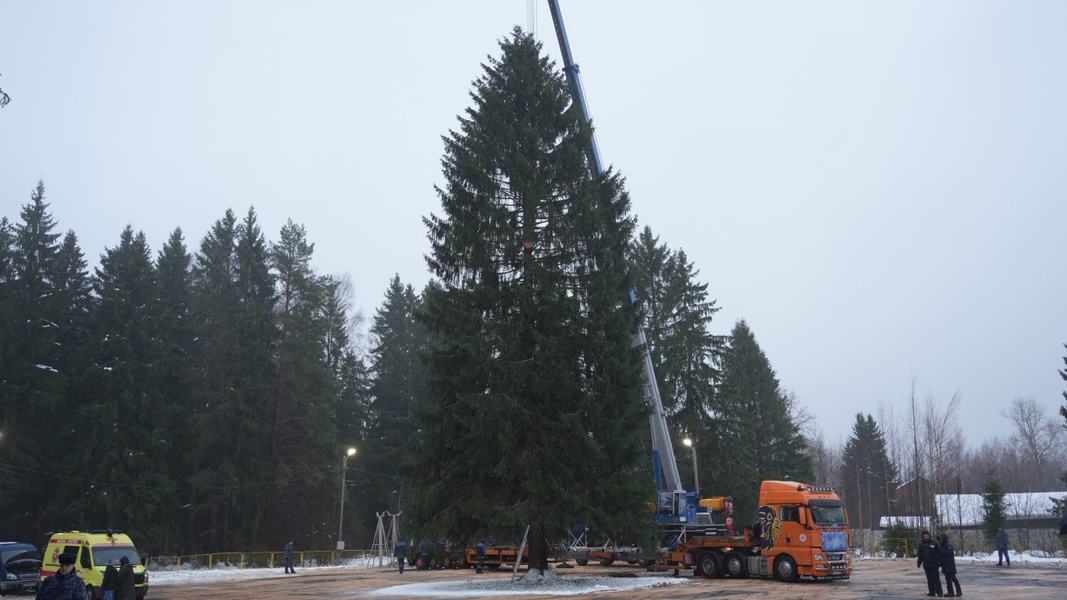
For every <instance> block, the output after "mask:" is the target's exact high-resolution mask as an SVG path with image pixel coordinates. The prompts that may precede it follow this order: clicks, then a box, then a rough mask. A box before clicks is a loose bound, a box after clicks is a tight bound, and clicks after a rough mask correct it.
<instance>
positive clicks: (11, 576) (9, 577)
mask: <svg viewBox="0 0 1067 600" xmlns="http://www.w3.org/2000/svg"><path fill="white" fill-rule="evenodd" d="M7 578H8V579H18V576H16V575H15V574H14V573H8V574H7Z"/></svg>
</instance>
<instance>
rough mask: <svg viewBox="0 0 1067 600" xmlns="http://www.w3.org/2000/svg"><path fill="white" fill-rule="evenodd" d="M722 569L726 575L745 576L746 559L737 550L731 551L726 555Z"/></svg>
mask: <svg viewBox="0 0 1067 600" xmlns="http://www.w3.org/2000/svg"><path fill="white" fill-rule="evenodd" d="M722 570H723V572H724V573H725V574H726V575H729V576H730V577H744V576H745V559H744V558H742V557H741V555H740V554H738V553H736V552H731V553H729V554H727V555H726V558H725V559H724V560H723V564H722Z"/></svg>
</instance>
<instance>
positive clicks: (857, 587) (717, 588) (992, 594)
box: [148, 560, 1067, 600]
mask: <svg viewBox="0 0 1067 600" xmlns="http://www.w3.org/2000/svg"><path fill="white" fill-rule="evenodd" d="M854 566H855V570H854V573H853V576H852V579H850V580H848V581H835V582H815V581H810V580H801V581H799V582H797V583H794V584H784V583H778V582H776V581H768V580H758V579H736V580H735V579H714V580H705V579H695V578H692V577H686V578H684V579H685V583H683V584H682V585H676V586H669V587H658V588H646V589H639V590H625V591H623V590H619V591H614V592H606V593H605V592H603V591H602V592H601V593H598V594H589V596H592V597H595V598H613V599H614V598H622V599H627V600H653V599H660V598H672V599H678V600H697V599H707V598H728V599H730V600H748V599H751V600H756V599H759V600H767V599H769V598H774V599H775V600H901V599H915V600H918V599H920V598H926V578H925V576H924V575H923V572H922V569H917V568H916V567H915V563H914V562H912V561H910V560H908V561H904V560H897V561H892V560H867V561H857V562H856V563H854ZM958 566H959V569H960V572H959V579H960V584H961V585H962V588H963V593H964V597H965V598H975V599H986V598H989V599H994V600H1051V599H1055V598H1067V566H1065V565H1063V564H1030V565H1027V564H1019V563H1017V564H1016V565H1015V566H1012V567H1011V568H1006V567H996V566H994V565H989V564H984V563H980V564H975V563H969V562H963V561H960V562H959V563H958ZM557 572H558V573H559V574H560V575H562V576H564V577H581V576H601V577H603V576H610V577H618V578H623V579H622V580H625V579H627V578H632V577H648V576H653V574H651V573H649V572H647V571H645V570H643V569H640V568H638V567H636V566H635V567H628V566H621V567H620V566H612V567H600V566H595V567H594V566H592V565H590V566H586V567H577V568H574V569H559V570H558V571H557ZM510 576H511V572H510V571H509V570H500V571H497V572H491V571H486V573H485V574H484V575H476V574H475V573H474V572H473V571H471V570H459V571H413V570H410V569H408V570H407V571H405V572H404V575H403V576H401V575H400V574H399V573H397V572H396V571H395V570H391V569H390V570H387V569H379V568H371V569H351V570H342V571H335V570H330V571H306V572H301V573H297V574H296V575H291V576H289V577H279V578H273V579H261V580H247V581H232V582H226V583H210V584H209V583H203V584H195V585H153V586H152V589H151V591H150V592H149V595H148V600H179V599H181V600H187V599H188V598H212V599H216V600H247V599H249V598H256V599H263V600H275V599H277V600H281V599H287V598H372V597H379V598H383V597H386V596H383V595H378V594H377V593H376V592H375V591H376V590H382V589H383V588H390V587H391V586H396V585H402V584H411V583H429V582H457V583H463V582H470V584H471V587H470V588H469V589H472V590H475V589H477V586H478V585H479V584H481V583H483V582H489V581H494V580H503V581H506V580H508V579H510ZM656 576H660V577H670V575H656ZM388 597H391V598H400V599H401V600H414V599H415V598H420V599H424V598H433V597H434V595H433V594H426V593H424V592H420V593H418V594H417V595H414V594H413V595H408V596H404V595H390V596H388ZM448 597H449V598H457V597H467V598H476V597H480V598H485V597H487V596H485V595H479V594H477V593H476V592H475V591H472V592H471V595H469V596H457V595H455V594H452V595H449V596H448ZM572 597H573V596H572ZM583 597H584V596H583ZM546 598H551V597H550V596H546V595H542V594H521V595H514V596H513V595H510V594H509V595H508V599H509V600H545V599H546Z"/></svg>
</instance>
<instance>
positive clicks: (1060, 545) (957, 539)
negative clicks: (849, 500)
mask: <svg viewBox="0 0 1067 600" xmlns="http://www.w3.org/2000/svg"><path fill="white" fill-rule="evenodd" d="M939 533H940V532H939ZM946 533H948V535H949V541H950V542H952V546H953V547H954V548H955V550H956V555H957V556H981V555H988V554H995V553H996V551H997V548H996V542H994V541H993V540H987V539H982V535H981V533H980V532H977V531H973V530H970V531H957V530H947V531H946ZM880 534H881V532H879V531H870V530H864V529H856V530H853V531H852V551H853V552H854V553H856V554H859V555H865V556H875V557H880V558H902V557H906V558H913V557H914V556H915V548H916V545H917V544H918V542H919V539H918V538H888V537H883V536H882V535H880ZM935 537H936V536H935ZM1009 539H1010V542H1009V544H1010V548H1009V550H1014V551H1016V552H1020V553H1022V552H1027V553H1029V554H1035V555H1039V556H1040V555H1043V556H1046V557H1049V558H1053V557H1059V558H1067V536H1061V535H1056V534H1055V533H1054V532H1043V531H1040V530H1037V531H1019V532H1015V531H1013V532H1011V533H1010V537H1009ZM902 552H903V553H902Z"/></svg>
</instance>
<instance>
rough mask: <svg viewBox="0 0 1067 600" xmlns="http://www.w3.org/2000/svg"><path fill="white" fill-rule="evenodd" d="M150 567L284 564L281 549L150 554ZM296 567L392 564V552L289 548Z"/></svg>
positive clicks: (214, 567) (279, 565) (151, 568)
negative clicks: (384, 553)
mask: <svg viewBox="0 0 1067 600" xmlns="http://www.w3.org/2000/svg"><path fill="white" fill-rule="evenodd" d="M147 562H148V569H149V570H152V571H172V570H185V569H273V568H279V569H280V568H282V567H283V566H284V565H285V553H284V552H280V551H279V552H266V551H264V552H212V553H209V554H186V555H182V556H152V557H149V559H148V561H147ZM293 562H294V563H295V564H296V565H297V566H298V567H336V566H343V567H363V568H370V567H389V566H393V565H395V564H396V559H394V558H393V557H392V556H379V555H378V554H376V553H374V552H373V551H371V550H305V551H296V552H293Z"/></svg>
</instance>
